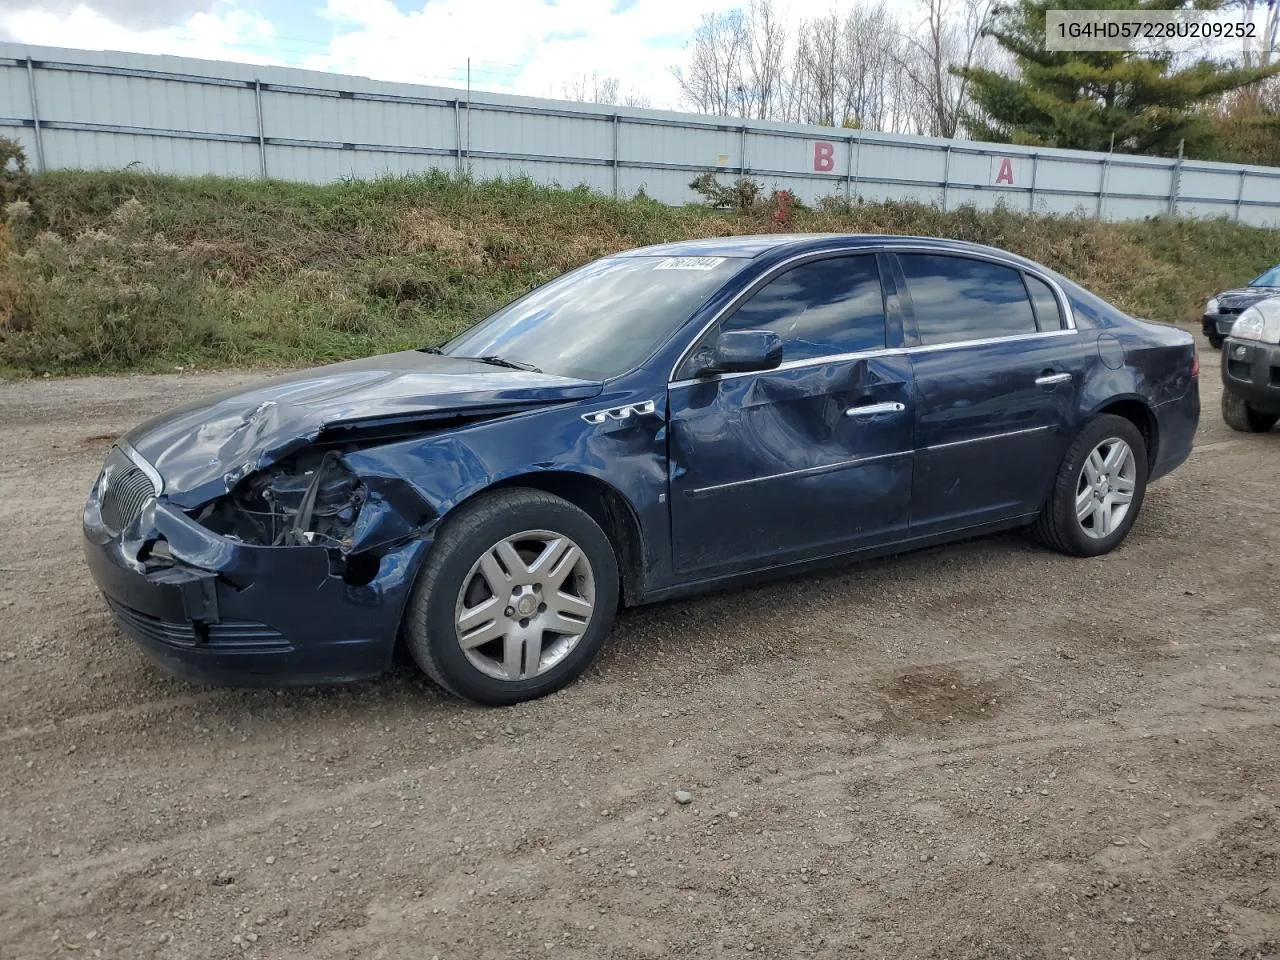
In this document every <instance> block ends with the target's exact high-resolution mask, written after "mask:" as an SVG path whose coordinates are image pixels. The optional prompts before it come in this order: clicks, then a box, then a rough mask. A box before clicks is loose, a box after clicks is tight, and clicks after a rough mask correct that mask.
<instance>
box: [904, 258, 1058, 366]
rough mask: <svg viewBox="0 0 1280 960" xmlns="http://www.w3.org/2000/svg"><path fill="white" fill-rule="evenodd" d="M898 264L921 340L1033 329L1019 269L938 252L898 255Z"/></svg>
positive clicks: (958, 340)
mask: <svg viewBox="0 0 1280 960" xmlns="http://www.w3.org/2000/svg"><path fill="white" fill-rule="evenodd" d="M898 262H899V263H900V264H901V265H902V273H903V275H904V276H905V277H906V281H907V293H908V295H909V297H910V300H911V306H912V311H913V313H914V316H915V322H916V333H917V335H918V336H919V338H920V342H921V343H922V344H926V345H929V344H939V343H963V342H965V341H967V340H985V339H988V338H991V337H1008V336H1016V335H1018V334H1030V333H1035V332H1036V331H1037V329H1038V328H1037V326H1036V315H1035V311H1034V310H1033V308H1032V306H1031V299H1030V297H1029V295H1028V293H1027V287H1026V286H1025V285H1024V284H1023V282H1022V274H1021V272H1020V271H1018V270H1015V269H1013V268H1012V267H1006V266H1002V265H1000V264H998V263H990V262H988V261H986V260H975V259H972V258H969V257H954V256H946V255H939V254H924V253H900V254H898Z"/></svg>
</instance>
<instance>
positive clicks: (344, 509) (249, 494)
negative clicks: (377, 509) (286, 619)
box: [195, 450, 368, 553]
mask: <svg viewBox="0 0 1280 960" xmlns="http://www.w3.org/2000/svg"><path fill="white" fill-rule="evenodd" d="M367 496H368V491H367V490H366V488H365V486H364V484H362V483H361V482H360V480H359V478H358V477H356V475H355V474H353V473H352V472H351V471H350V470H348V469H347V468H346V467H345V466H343V464H342V462H341V455H340V454H339V453H338V452H337V451H336V450H329V451H327V452H325V453H323V454H321V453H319V452H318V451H314V450H311V451H304V452H303V453H301V454H299V455H298V456H296V457H292V458H290V459H288V460H285V461H282V462H281V463H279V464H277V465H276V466H274V467H272V468H271V469H269V470H264V471H262V472H260V473H256V474H253V475H251V476H249V477H247V478H246V479H245V480H243V481H241V482H240V483H238V484H236V486H235V487H233V488H232V490H231V492H230V493H228V494H227V495H226V496H224V497H219V498H218V499H217V500H215V501H213V502H212V503H210V504H208V505H206V506H205V507H204V508H203V509H202V510H201V511H199V512H198V513H197V514H196V516H195V519H196V520H198V521H199V522H200V523H201V524H203V525H204V526H205V527H208V528H209V529H210V530H212V531H213V532H214V533H218V534H221V535H222V536H225V537H228V538H230V539H233V540H239V541H241V542H243V543H251V544H257V545H260V546H268V547H285V546H301V545H311V546H321V547H326V548H329V549H333V550H339V551H341V552H343V553H345V552H347V551H348V550H350V549H351V546H352V541H351V530H352V528H353V527H354V525H355V522H356V518H357V517H358V516H359V515H360V508H361V507H363V506H364V503H365V500H366V498H367Z"/></svg>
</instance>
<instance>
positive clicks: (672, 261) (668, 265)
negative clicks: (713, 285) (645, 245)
mask: <svg viewBox="0 0 1280 960" xmlns="http://www.w3.org/2000/svg"><path fill="white" fill-rule="evenodd" d="M722 263H724V257H667V258H666V259H665V260H661V261H659V263H658V265H657V266H656V267H654V268H653V269H655V270H714V269H715V268H716V267H718V266H720V264H722Z"/></svg>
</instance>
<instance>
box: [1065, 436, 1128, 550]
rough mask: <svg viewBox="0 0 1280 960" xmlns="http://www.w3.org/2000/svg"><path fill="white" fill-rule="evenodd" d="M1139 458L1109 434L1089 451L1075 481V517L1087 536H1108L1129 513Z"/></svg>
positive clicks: (1100, 537) (1096, 538)
mask: <svg viewBox="0 0 1280 960" xmlns="http://www.w3.org/2000/svg"><path fill="white" fill-rule="evenodd" d="M1137 478H1138V462H1137V460H1136V459H1135V458H1134V455H1133V449H1132V448H1131V447H1130V446H1129V444H1128V443H1126V442H1125V441H1124V440H1121V439H1120V438H1119V437H1110V438H1108V439H1106V440H1103V441H1102V442H1101V443H1099V444H1098V445H1097V446H1096V447H1094V448H1093V450H1092V451H1091V452H1090V453H1089V456H1088V457H1087V458H1086V459H1085V461H1084V466H1083V467H1082V468H1081V470H1080V477H1079V479H1078V480H1077V481H1076V520H1077V521H1078V522H1079V523H1080V529H1081V530H1083V531H1084V532H1085V535H1086V536H1089V537H1092V538H1093V539H1095V540H1101V539H1103V538H1105V537H1109V536H1111V534H1112V533H1114V532H1115V531H1116V530H1117V529H1118V528H1119V527H1120V525H1121V524H1122V523H1124V518H1125V517H1126V516H1128V514H1129V508H1130V506H1131V505H1132V504H1133V493H1134V489H1135V487H1136V485H1137Z"/></svg>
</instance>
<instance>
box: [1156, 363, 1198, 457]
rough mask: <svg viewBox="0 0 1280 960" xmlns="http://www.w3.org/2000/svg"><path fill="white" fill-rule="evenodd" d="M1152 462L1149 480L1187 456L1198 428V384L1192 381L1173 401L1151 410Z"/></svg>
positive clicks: (1195, 379)
mask: <svg viewBox="0 0 1280 960" xmlns="http://www.w3.org/2000/svg"><path fill="white" fill-rule="evenodd" d="M1155 415H1156V440H1157V442H1156V459H1155V462H1154V463H1152V464H1151V470H1150V472H1149V474H1148V479H1149V480H1159V479H1160V478H1161V477H1163V476H1165V475H1166V474H1169V473H1172V472H1173V471H1174V470H1176V469H1177V468H1178V467H1180V466H1182V464H1183V463H1184V462H1185V461H1186V459H1187V457H1189V456H1191V448H1192V445H1193V444H1194V443H1195V438H1196V428H1197V427H1198V426H1199V425H1200V381H1199V379H1197V378H1192V380H1191V386H1190V388H1189V389H1188V390H1187V392H1186V393H1184V394H1183V395H1182V396H1181V397H1179V398H1178V399H1177V400H1170V401H1169V402H1168V403H1162V404H1160V405H1159V406H1157V407H1156V408H1155Z"/></svg>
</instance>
